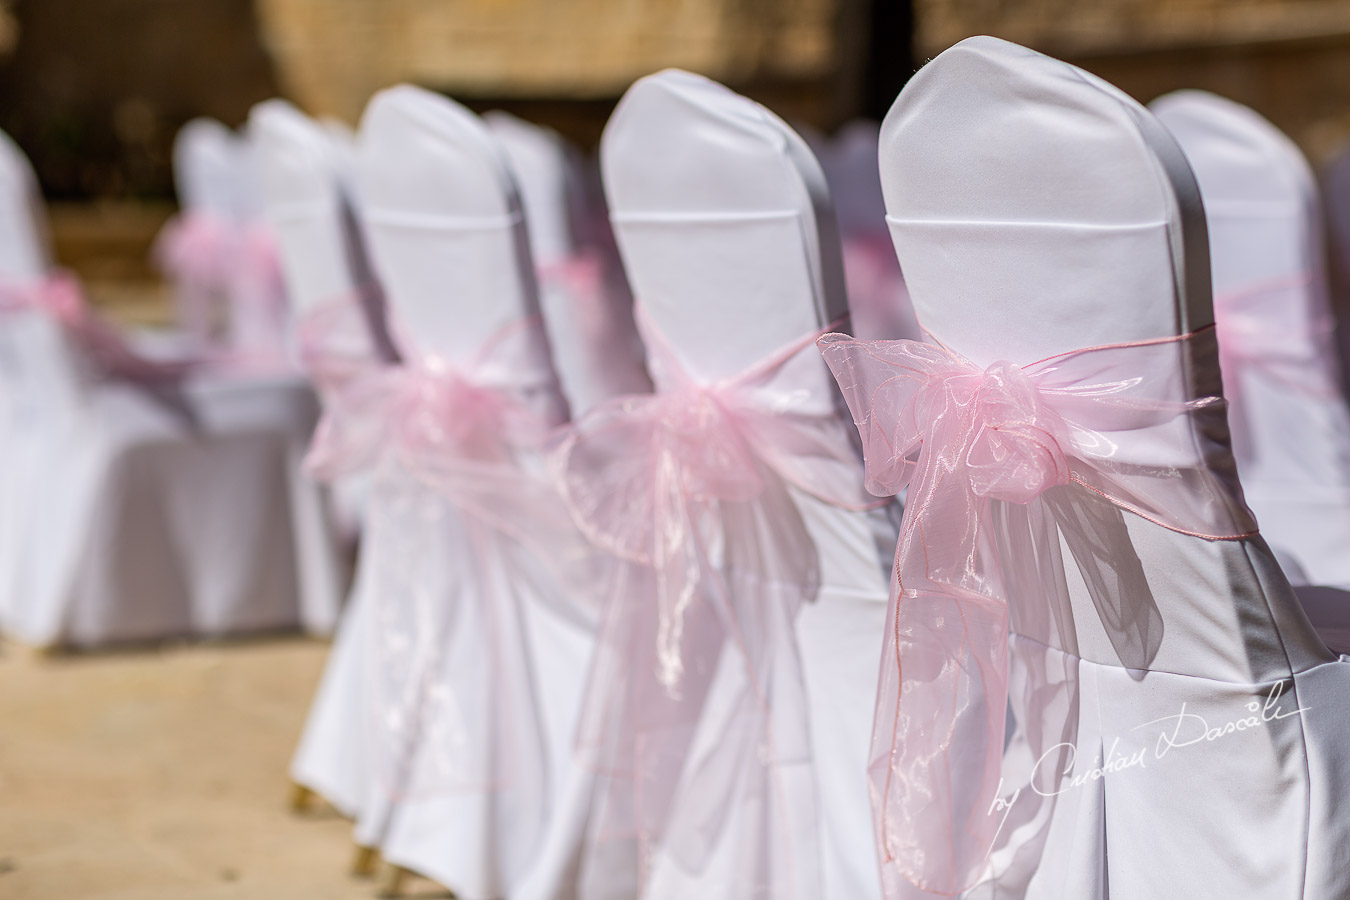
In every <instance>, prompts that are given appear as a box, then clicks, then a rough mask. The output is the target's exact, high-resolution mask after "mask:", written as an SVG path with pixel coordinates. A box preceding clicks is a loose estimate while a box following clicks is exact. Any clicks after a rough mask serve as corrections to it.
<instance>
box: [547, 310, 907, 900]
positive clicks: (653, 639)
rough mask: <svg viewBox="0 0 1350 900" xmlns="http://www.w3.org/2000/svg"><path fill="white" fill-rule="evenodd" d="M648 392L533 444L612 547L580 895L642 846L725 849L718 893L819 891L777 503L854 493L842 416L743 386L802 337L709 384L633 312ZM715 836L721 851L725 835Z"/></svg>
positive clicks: (754, 385)
mask: <svg viewBox="0 0 1350 900" xmlns="http://www.w3.org/2000/svg"><path fill="white" fill-rule="evenodd" d="M640 324H641V325H642V327H643V332H644V337H645V339H646V344H647V347H648V353H649V358H650V361H651V365H652V371H653V375H654V376H655V377H656V381H657V383H658V384H660V385H662V391H661V392H659V393H656V394H652V395H649V396H634V397H623V398H618V399H616V400H612V401H610V402H607V403H604V404H601V405H600V406H598V407H596V408H595V409H593V410H592V411H591V412H590V413H589V414H588V415H586V416H585V417H583V418H582V419H581V420H580V421H578V422H577V423H576V424H575V426H574V427H573V429H572V430H571V431H570V432H568V433H567V434H566V435H565V436H564V437H563V439H562V441H561V442H560V445H559V447H558V448H557V450H556V451H555V452H554V453H553V455H552V457H551V461H552V463H553V466H554V468H555V471H556V473H557V479H558V481H559V484H560V486H561V489H562V491H563V493H564V496H565V497H566V500H567V502H568V505H569V506H570V507H571V509H572V511H573V514H574V516H575V517H576V519H577V521H578V522H579V523H580V524H581V526H582V529H583V530H584V531H585V533H586V534H587V535H588V536H589V537H590V539H591V540H592V541H593V542H594V543H595V544H596V545H597V546H600V547H602V548H603V549H605V550H606V551H608V552H609V553H610V554H612V568H611V572H610V576H609V585H608V599H607V600H606V601H605V603H604V605H603V607H602V613H601V620H600V628H599V634H598V645H597V649H596V653H595V657H594V662H593V665H592V670H591V672H590V676H589V680H588V686H587V693H586V699H585V704H584V707H583V711H582V719H581V724H580V727H579V729H578V750H579V753H580V756H581V760H582V761H583V763H585V764H586V765H588V766H590V767H591V768H592V770H593V772H594V773H595V774H596V786H595V791H594V794H593V796H592V803H591V809H592V815H591V818H590V821H589V828H590V835H589V839H588V840H587V842H586V845H585V847H584V850H583V857H584V858H583V860H582V861H581V863H580V872H581V877H580V879H579V880H580V883H581V885H582V888H581V894H582V895H588V894H587V892H588V890H589V891H591V892H593V893H596V894H597V895H598V894H599V893H600V892H601V891H603V890H605V889H609V890H613V885H612V884H610V885H605V884H600V883H591V882H589V881H588V880H587V879H588V877H590V875H591V873H604V874H605V875H606V876H607V877H610V878H613V877H614V876H613V872H614V865H613V861H614V860H615V859H624V858H628V859H633V860H636V871H633V872H630V877H631V881H632V884H633V885H634V893H635V895H640V893H641V885H644V884H645V883H646V880H647V876H648V874H649V872H650V867H651V866H652V865H653V864H654V862H655V861H656V860H657V858H658V857H669V858H670V859H672V860H674V861H675V863H676V864H677V865H679V866H680V867H681V868H682V869H683V870H685V871H687V872H691V873H696V872H702V871H704V870H705V868H706V867H707V866H708V865H709V864H710V863H711V862H712V860H713V857H714V854H715V853H724V852H735V853H736V856H737V858H738V859H742V860H744V864H743V865H742V866H741V867H740V868H739V870H738V871H737V873H736V874H735V876H733V877H735V878H736V879H737V882H736V884H734V885H719V889H721V888H724V889H726V890H728V891H730V892H731V893H732V894H734V895H735V896H738V897H747V898H753V897H762V898H769V897H774V898H784V897H795V898H800V900H806V898H811V897H817V896H819V892H820V872H819V865H820V850H819V846H818V844H817V842H818V840H819V835H818V834H817V833H816V828H817V817H816V815H815V802H816V798H815V794H814V790H815V787H814V785H815V782H814V778H813V776H812V771H811V768H810V760H811V752H810V745H809V739H808V733H807V713H808V711H807V702H806V698H805V693H804V686H803V680H802V672H801V664H800V659H799V658H798V651H797V646H796V640H795V634H794V630H793V629H794V624H793V623H794V621H795V618H796V614H797V612H798V610H799V609H800V607H801V605H802V604H803V603H806V602H809V601H810V600H812V599H813V598H814V596H815V593H816V591H817V589H818V586H819V579H820V573H819V559H818V556H817V553H816V550H815V547H814V545H813V543H812V541H811V538H810V536H809V534H808V533H807V531H806V528H805V525H804V524H803V521H802V517H801V513H800V511H799V510H798V508H797V505H796V503H795V502H794V500H793V492H794V491H800V492H805V493H808V494H810V495H812V496H815V497H817V498H820V499H822V500H824V501H825V502H828V503H832V504H835V505H838V506H842V507H846V508H850V509H859V510H861V509H866V508H871V507H875V506H878V505H881V504H882V503H884V502H885V501H876V500H874V499H872V498H869V497H868V496H867V494H866V492H865V491H864V490H863V485H862V471H861V467H860V460H859V458H858V454H857V451H856V448H855V445H854V443H853V437H852V435H851V434H850V432H849V430H848V427H847V424H846V423H845V422H843V421H842V420H840V419H839V417H838V416H837V415H834V414H832V413H831V412H824V413H817V412H814V411H812V412H807V411H803V409H802V408H801V407H800V406H799V407H796V408H793V407H791V406H790V405H789V401H790V400H791V399H792V397H793V396H800V397H801V399H802V400H803V402H804V401H806V400H811V399H815V398H812V397H808V396H806V395H789V396H788V397H787V398H783V397H781V396H779V397H775V396H774V395H773V393H772V392H768V391H763V390H762V388H763V387H764V386H766V385H768V384H769V383H770V382H772V381H773V379H774V377H775V375H777V374H778V373H779V372H781V371H782V370H783V369H784V368H785V367H786V366H788V365H789V364H790V363H793V362H796V361H800V360H801V359H803V358H804V357H808V356H809V355H810V354H811V353H812V352H813V349H812V344H813V342H814V340H815V338H816V337H818V335H819V332H816V333H812V334H809V335H805V336H803V337H802V338H801V339H800V340H798V341H796V342H793V343H792V344H790V345H788V346H787V347H784V348H783V349H782V350H781V351H780V352H779V353H776V354H774V355H772V356H771V357H769V358H768V359H765V360H763V361H761V362H760V363H758V364H756V365H755V366H753V367H750V368H749V369H747V370H746V371H745V372H744V373H743V374H741V375H739V376H737V377H734V378H731V379H727V380H725V381H722V382H719V383H716V384H711V385H707V384H700V383H698V382H696V381H695V380H694V379H692V378H691V377H689V376H688V375H686V374H684V373H683V372H682V371H681V370H680V368H679V365H678V363H677V362H676V359H675V356H674V354H673V352H672V351H671V350H670V348H669V347H667V346H666V344H665V343H664V339H663V338H662V336H661V335H660V333H659V332H658V331H657V330H656V329H655V328H654V327H653V326H652V325H651V324H650V323H649V322H646V321H640ZM733 836H734V837H735V839H736V841H737V843H735V844H734V845H732V846H734V851H728V850H727V847H728V844H727V840H728V838H730V837H733Z"/></svg>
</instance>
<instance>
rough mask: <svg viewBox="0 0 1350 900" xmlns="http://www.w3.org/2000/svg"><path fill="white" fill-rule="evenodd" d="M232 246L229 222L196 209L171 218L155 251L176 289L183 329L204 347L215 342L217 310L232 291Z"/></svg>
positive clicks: (161, 234) (233, 241)
mask: <svg viewBox="0 0 1350 900" xmlns="http://www.w3.org/2000/svg"><path fill="white" fill-rule="evenodd" d="M234 244H235V235H234V228H233V226H232V225H231V223H229V222H226V221H225V220H224V219H222V218H221V217H220V216H217V215H213V214H211V213H207V212H203V211H200V210H196V211H186V212H183V213H180V214H178V215H176V216H174V217H173V218H171V219H170V220H169V221H168V222H167V223H166V224H165V226H164V228H163V229H162V230H161V231H160V233H159V236H158V237H156V238H155V244H154V247H152V248H151V256H152V257H153V259H154V260H155V262H156V264H157V265H158V266H159V268H160V270H161V271H162V272H164V273H165V274H166V275H167V276H168V277H169V278H170V279H172V280H173V282H174V284H175V285H176V287H177V290H178V298H177V299H178V317H179V322H180V324H181V325H182V327H183V330H184V331H186V332H187V333H188V335H189V336H191V337H192V338H194V339H196V340H197V341H198V342H200V343H206V342H207V341H208V340H209V339H210V338H211V333H212V329H213V327H214V325H215V323H214V321H213V319H214V318H215V315H216V311H215V309H214V306H215V304H216V303H217V302H218V301H219V300H220V299H221V298H223V297H224V295H225V293H226V291H227V289H228V286H229V282H230V278H231V270H232V258H233V255H234Z"/></svg>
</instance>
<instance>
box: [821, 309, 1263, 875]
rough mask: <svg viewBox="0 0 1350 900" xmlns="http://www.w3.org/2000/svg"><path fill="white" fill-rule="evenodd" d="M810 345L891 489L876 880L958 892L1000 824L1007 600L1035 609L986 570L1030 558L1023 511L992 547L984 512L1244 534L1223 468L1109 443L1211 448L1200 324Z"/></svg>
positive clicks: (1219, 428) (878, 478)
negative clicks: (901, 495)
mask: <svg viewBox="0 0 1350 900" xmlns="http://www.w3.org/2000/svg"><path fill="white" fill-rule="evenodd" d="M820 348H821V352H822V353H823V355H824V357H825V360H826V362H827V363H828V364H829V366H830V368H831V370H833V372H834V374H835V377H836V379H837V380H838V382H839V386H840V388H841V389H842V390H843V393H844V396H845V398H846V399H847V401H848V405H849V408H850V409H851V410H852V412H853V417H854V420H855V422H856V423H857V425H858V430H859V432H860V433H861V435H862V438H863V442H864V446H865V455H866V461H867V478H868V486H869V488H870V489H871V490H872V491H874V492H875V493H878V494H891V493H894V492H896V491H899V490H900V489H902V488H904V487H906V486H908V488H909V493H908V495H907V499H906V505H905V515H904V522H903V525H902V528H901V534H900V540H899V544H898V547H897V552H896V559H895V578H894V581H893V584H892V596H891V609H890V614H889V616H890V618H889V623H888V624H889V627H888V635H887V649H886V651H885V655H884V657H883V664H882V669H881V680H880V684H879V686H878V691H877V708H876V718H875V728H874V732H873V741H872V756H871V763H870V765H869V778H870V781H871V785H872V794H873V807H874V812H875V823H876V829H877V837H878V846H879V848H880V850H881V853H882V859H883V874H884V876H885V877H884V878H883V881H884V882H885V884H886V889H887V896H888V897H898V896H901V895H903V894H904V892H905V888H904V883H908V884H910V885H914V886H917V887H918V888H920V889H922V890H925V891H930V892H933V893H938V894H957V893H960V892H962V891H964V890H967V889H969V888H970V887H972V886H974V885H975V884H976V883H977V882H979V881H980V880H981V879H982V878H983V877H985V876H986V875H987V870H986V865H987V857H988V854H989V852H990V849H991V847H992V845H993V841H994V839H995V836H996V834H997V829H998V826H999V818H998V817H997V816H994V815H991V814H990V813H989V810H990V808H991V804H992V802H993V800H994V799H995V797H996V794H997V790H998V783H999V774H1000V766H1001V759H1002V751H1003V741H1004V724H1005V723H1004V714H1005V710H1006V706H1007V697H1008V601H1009V599H1010V597H1015V598H1016V602H1017V603H1018V604H1019V605H1020V604H1032V605H1034V604H1037V603H1044V602H1046V600H1045V595H1046V592H1048V591H1049V590H1050V588H1049V587H1048V586H1040V585H1038V584H1036V583H1019V578H1018V577H1017V576H1016V575H1015V573H1013V572H1011V571H1009V570H1007V569H1006V568H1005V566H1004V564H1003V563H1002V562H1001V560H1008V559H1014V560H1020V559H1022V558H1023V557H1026V558H1027V559H1028V560H1030V559H1033V558H1034V557H1035V556H1036V555H1037V554H1038V553H1043V552H1044V551H1043V550H1038V549H1037V548H1038V546H1039V544H1038V541H1037V540H1036V539H1034V538H1033V536H1032V535H1030V534H1025V535H1021V536H1019V535H1017V534H1016V530H1017V527H1021V528H1023V530H1026V529H1027V527H1028V526H1027V525H1026V523H1027V521H1028V520H1027V518H1026V517H1020V518H1019V517H1014V516H1005V517H1001V518H1002V520H1003V521H1004V522H1005V523H1006V522H1021V523H1022V525H1021V526H1013V527H1012V529H1011V532H1010V533H1011V537H1010V536H1009V535H1007V534H1005V535H1002V536H1000V537H998V538H996V537H995V535H996V533H997V532H998V526H997V525H996V522H995V520H994V516H995V513H996V511H997V510H998V508H999V507H998V505H999V504H1021V505H1026V504H1033V503H1039V502H1042V501H1041V500H1039V499H1038V498H1041V497H1042V496H1043V495H1044V494H1045V492H1047V491H1056V490H1079V489H1081V490H1086V491H1090V492H1092V493H1093V494H1095V495H1098V496H1099V497H1101V498H1104V499H1105V500H1106V501H1108V502H1109V503H1111V504H1114V505H1115V506H1117V507H1119V508H1120V509H1123V510H1127V511H1129V512H1132V513H1135V514H1137V515H1140V516H1143V517H1144V518H1146V519H1148V520H1149V521H1151V522H1154V523H1155V524H1158V525H1161V526H1163V527H1165V528H1169V529H1172V530H1174V531H1178V532H1181V533H1183V534H1187V535H1192V536H1195V537H1200V538H1204V539H1207V540H1235V539H1237V538H1241V537H1246V536H1250V535H1252V534H1254V533H1255V522H1254V520H1253V519H1252V517H1251V514H1250V512H1249V511H1248V510H1247V508H1246V506H1245V505H1244V503H1243V501H1242V495H1241V491H1240V488H1239V487H1238V485H1237V481H1236V477H1235V475H1234V473H1233V471H1232V469H1231V459H1229V458H1227V456H1226V454H1216V456H1215V460H1214V465H1213V466H1210V465H1207V464H1203V463H1201V464H1196V463H1192V464H1191V467H1189V468H1184V467H1182V466H1180V465H1169V464H1163V463H1159V464H1149V463H1148V462H1147V461H1143V462H1132V461H1131V460H1130V459H1129V455H1128V453H1127V452H1126V451H1127V449H1128V447H1127V442H1126V441H1123V440H1122V437H1123V436H1124V435H1125V433H1127V432H1140V433H1143V432H1150V431H1151V432H1155V433H1156V434H1161V435H1164V436H1165V437H1164V442H1165V441H1166V440H1168V439H1169V438H1168V437H1166V436H1170V440H1171V442H1172V444H1175V443H1177V441H1178V440H1180V441H1181V443H1183V444H1184V445H1185V446H1188V447H1191V446H1195V445H1196V443H1197V438H1196V437H1194V435H1197V434H1203V435H1206V436H1208V437H1212V436H1214V435H1222V434H1223V423H1222V416H1223V402H1222V400H1221V398H1219V397H1202V398H1199V399H1191V398H1190V396H1189V391H1188V388H1187V387H1186V377H1187V375H1186V373H1187V372H1188V371H1209V372H1212V371H1213V367H1214V365H1215V355H1216V352H1217V351H1216V346H1215V337H1214V329H1213V328H1206V329H1202V330H1201V331H1198V332H1195V333H1192V334H1187V335H1182V336H1179V337H1174V338H1164V339H1160V340H1156V341H1141V342H1135V343H1129V344H1118V345H1107V346H1101V347H1094V348H1089V349H1085V350H1077V351H1071V352H1069V353H1064V354H1060V355H1058V356H1054V357H1050V358H1048V359H1044V360H1041V361H1039V362H1035V363H1032V364H1030V365H1027V366H1020V367H1019V366H1016V365H1013V364H1012V363H1009V362H996V363H994V364H993V365H991V366H989V367H987V368H984V369H981V368H980V367H978V366H976V365H975V364H973V363H971V362H970V361H968V360H966V359H964V358H962V357H960V356H958V355H957V354H955V353H953V352H952V351H950V350H948V349H946V348H945V347H942V346H940V345H937V344H923V343H916V342H912V341H871V342H859V341H855V340H853V339H852V338H849V337H847V336H845V335H839V334H832V335H826V336H824V337H823V338H821V340H820ZM1178 428H1183V429H1186V430H1185V431H1183V432H1182V434H1184V435H1185V436H1184V437H1181V438H1178V437H1176V429H1178ZM1140 436H1142V435H1137V436H1136V439H1137V438H1138V437H1140ZM1160 445H1165V444H1162V443H1159V442H1157V441H1155V442H1154V443H1153V444H1151V445H1150V446H1154V447H1156V446H1160ZM1003 527H1004V528H1005V529H1006V528H1007V527H1008V526H1007V525H1006V524H1005V525H1004V526H1003ZM1042 539H1043V536H1042ZM1013 544H1015V546H1013ZM1025 568H1026V569H1029V570H1030V571H1031V572H1032V573H1035V572H1038V571H1039V568H1038V567H1037V566H1035V565H1031V564H1030V562H1028V563H1027V565H1026V566H1025ZM1023 574H1025V573H1023ZM1030 580H1031V581H1033V582H1034V581H1035V580H1036V578H1035V577H1034V576H1033V577H1031V578H1030Z"/></svg>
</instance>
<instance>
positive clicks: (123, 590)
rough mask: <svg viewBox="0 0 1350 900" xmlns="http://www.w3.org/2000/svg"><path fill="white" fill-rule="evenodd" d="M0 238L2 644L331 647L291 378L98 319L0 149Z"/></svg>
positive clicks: (335, 580) (337, 585) (304, 434)
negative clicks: (261, 635)
mask: <svg viewBox="0 0 1350 900" xmlns="http://www.w3.org/2000/svg"><path fill="white" fill-rule="evenodd" d="M0 233H3V240H0V311H2V312H3V316H2V318H3V327H2V328H0V354H2V359H3V373H0V378H2V381H0V404H2V408H0V421H3V429H4V441H3V444H4V447H3V450H2V451H0V455H2V456H3V465H0V469H2V470H3V471H0V629H3V631H4V632H5V633H6V634H7V635H9V636H10V637H12V638H14V639H16V640H19V641H21V642H23V643H27V644H31V645H34V646H39V647H60V646H78V647H90V646H99V645H104V644H110V643H118V642H127V641H147V640H161V639H164V638H167V637H179V636H189V635H199V636H223V635H228V634H237V633H246V632H257V631H269V630H280V629H295V628H297V627H301V628H304V629H306V630H308V631H310V632H312V633H315V634H327V633H329V632H331V630H332V628H333V627H334V625H335V623H336V619H337V615H338V610H339V607H340V598H341V593H342V591H343V586H342V583H341V568H340V560H339V558H338V554H337V550H336V547H335V544H334V541H333V534H332V528H331V525H330V517H329V514H328V512H327V509H326V504H325V501H324V498H323V495H322V492H321V491H320V490H319V489H317V488H316V487H315V485H314V484H313V483H312V482H311V481H310V480H309V479H307V478H305V477H304V475H303V473H302V472H301V468H300V464H301V461H302V460H303V456H304V453H305V449H306V446H307V444H308V441H309V438H310V435H311V432H312V429H313V425H314V422H315V419H316V416H317V412H318V409H317V404H316V403H315V399H314V395H313V392H312V391H311V390H310V388H309V386H308V384H307V383H306V382H305V380H304V379H303V378H301V377H299V376H297V375H296V374H295V373H294V371H293V370H286V371H283V370H277V369H273V370H264V371H254V370H251V369H249V370H247V371H246V370H245V369H241V368H240V367H238V366H235V365H233V364H232V363H231V361H230V359H228V358H226V357H223V356H219V355H203V354H201V353H198V352H196V351H194V350H192V349H190V348H189V347H188V346H187V342H184V341H164V340H159V339H153V340H152V339H150V338H152V337H153V336H152V335H148V334H144V333H136V332H128V331H123V330H120V329H118V328H116V327H114V326H113V325H112V324H111V323H110V322H108V321H107V320H105V319H103V318H102V317H101V316H100V315H99V314H98V312H97V310H96V309H95V308H94V307H93V306H92V305H91V304H90V303H89V302H88V301H87V300H86V299H85V297H84V296H83V292H82V289H81V286H80V284H79V282H78V280H77V279H76V278H75V277H74V276H73V275H70V274H69V273H66V272H63V271H62V270H60V269H58V268H56V267H55V266H54V264H53V262H52V254H51V249H50V246H49V238H48V229H47V225H46V212H45V208H44V206H43V203H42V200H41V196H40V192H39V190H38V186H37V183H36V180H35V178H34V176H33V172H32V169H31V167H30V166H29V164H28V161H27V159H26V158H24V156H23V154H22V153H21V152H20V151H19V149H18V148H17V147H16V146H14V145H13V144H12V143H11V142H10V141H9V140H8V139H7V138H6V139H4V140H3V141H2V142H0Z"/></svg>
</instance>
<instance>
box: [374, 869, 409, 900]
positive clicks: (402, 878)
mask: <svg viewBox="0 0 1350 900" xmlns="http://www.w3.org/2000/svg"><path fill="white" fill-rule="evenodd" d="M409 874H410V873H409V872H408V870H407V869H405V868H403V867H402V866H389V868H387V869H386V870H385V873H384V880H383V882H382V883H381V884H380V891H379V894H378V895H377V896H379V897H380V898H382V900H396V898H398V897H402V896H403V888H404V886H405V885H406V884H407V881H408V875H409Z"/></svg>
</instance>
